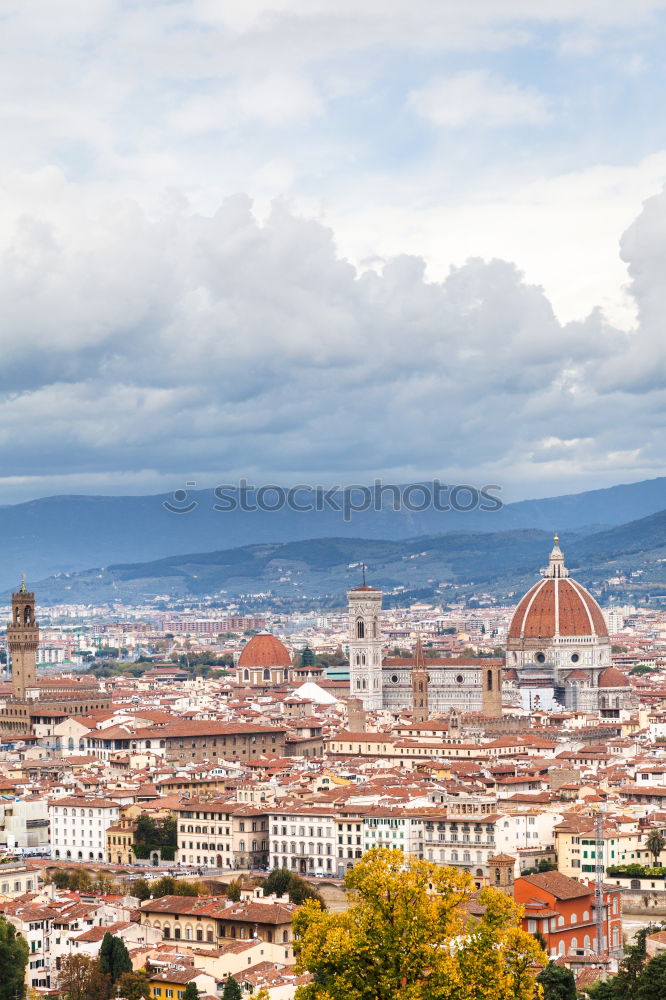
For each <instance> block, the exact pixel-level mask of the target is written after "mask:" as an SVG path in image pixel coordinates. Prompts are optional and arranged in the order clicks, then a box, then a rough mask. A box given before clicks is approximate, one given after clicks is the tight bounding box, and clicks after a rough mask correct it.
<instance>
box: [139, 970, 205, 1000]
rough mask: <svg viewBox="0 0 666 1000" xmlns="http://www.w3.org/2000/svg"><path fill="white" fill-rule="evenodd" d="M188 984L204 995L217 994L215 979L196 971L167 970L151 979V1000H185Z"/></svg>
mask: <svg viewBox="0 0 666 1000" xmlns="http://www.w3.org/2000/svg"><path fill="white" fill-rule="evenodd" d="M188 983H194V984H195V985H196V987H197V988H198V990H199V993H200V994H201V995H202V996H203V994H205V993H208V994H211V993H212V994H215V990H216V984H215V978H214V977H213V976H210V975H208V974H207V973H206V972H200V971H197V970H195V969H166V970H165V971H164V972H156V973H153V975H152V976H151V977H150V996H151V1000H183V997H184V996H185V989H186V987H187V985H188Z"/></svg>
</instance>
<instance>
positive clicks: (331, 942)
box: [294, 848, 547, 1000]
mask: <svg viewBox="0 0 666 1000" xmlns="http://www.w3.org/2000/svg"><path fill="white" fill-rule="evenodd" d="M345 884H346V886H347V889H348V891H349V894H350V897H351V900H352V904H351V906H350V907H349V909H348V910H347V911H346V912H345V913H335V914H327V913H324V912H323V910H322V909H321V907H320V906H319V904H318V903H317V902H316V901H313V900H307V901H306V902H305V903H304V905H303V907H302V909H301V910H300V911H299V912H298V913H297V914H296V916H295V918H294V931H295V934H296V944H295V951H296V956H297V963H298V964H297V968H298V969H299V970H300V971H305V970H308V971H309V972H311V973H312V975H313V981H312V982H311V983H309V984H308V985H306V986H301V987H299V989H298V990H297V993H296V998H297V1000H396V998H400V1000H534V998H536V997H537V996H538V993H539V988H538V986H536V985H535V977H536V974H537V972H538V971H539V969H540V968H542V967H543V966H545V965H546V961H547V959H546V956H545V954H544V952H543V951H542V949H541V948H540V946H539V944H538V943H537V942H536V941H535V939H534V937H533V936H532V935H531V934H527V933H525V932H524V931H522V930H521V929H520V917H521V913H522V910H521V908H520V907H519V906H517V904H516V903H514V902H513V900H512V899H510V898H509V897H508V896H506V895H504V893H502V892H500V891H499V890H496V889H485V890H483V892H482V893H481V894H480V896H479V903H480V904H481V909H482V911H483V912H482V914H481V915H480V916H478V917H469V916H468V914H467V911H466V905H467V904H469V903H470V901H471V899H472V895H473V893H474V883H473V882H472V880H471V878H470V877H469V876H468V875H466V874H465V873H462V872H458V871H457V870H456V869H453V868H447V867H443V866H439V865H434V864H431V863H429V862H425V861H418V860H414V859H407V858H406V857H405V855H404V854H403V853H402V852H401V851H397V850H388V849H384V848H373V849H372V850H370V851H368V852H367V853H366V854H365V855H364V856H363V858H361V860H360V861H359V862H358V863H357V864H356V865H355V866H354V868H353V869H352V870H351V871H350V872H349V873H348V874H347V876H346V879H345Z"/></svg>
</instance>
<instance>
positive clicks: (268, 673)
mask: <svg viewBox="0 0 666 1000" xmlns="http://www.w3.org/2000/svg"><path fill="white" fill-rule="evenodd" d="M270 679H271V672H270V670H268V669H266V670H264V680H265V681H269V680H270Z"/></svg>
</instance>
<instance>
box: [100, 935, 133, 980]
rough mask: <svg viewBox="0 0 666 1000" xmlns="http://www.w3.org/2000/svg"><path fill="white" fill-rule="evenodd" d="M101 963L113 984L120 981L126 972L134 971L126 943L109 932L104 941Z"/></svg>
mask: <svg viewBox="0 0 666 1000" xmlns="http://www.w3.org/2000/svg"><path fill="white" fill-rule="evenodd" d="M99 963H100V967H101V969H102V972H103V973H105V975H107V976H110V977H111V982H112V983H115V982H116V981H117V980H118V979H120V977H121V976H122V975H123V973H124V972H131V971H132V960H131V959H130V957H129V952H128V951H127V948H126V947H125V942H124V941H123V940H122V939H121V938H119V937H116V935H115V934H109V933H108V931H107V933H106V934H105V935H104V937H103V939H102V946H101V948H100V950H99Z"/></svg>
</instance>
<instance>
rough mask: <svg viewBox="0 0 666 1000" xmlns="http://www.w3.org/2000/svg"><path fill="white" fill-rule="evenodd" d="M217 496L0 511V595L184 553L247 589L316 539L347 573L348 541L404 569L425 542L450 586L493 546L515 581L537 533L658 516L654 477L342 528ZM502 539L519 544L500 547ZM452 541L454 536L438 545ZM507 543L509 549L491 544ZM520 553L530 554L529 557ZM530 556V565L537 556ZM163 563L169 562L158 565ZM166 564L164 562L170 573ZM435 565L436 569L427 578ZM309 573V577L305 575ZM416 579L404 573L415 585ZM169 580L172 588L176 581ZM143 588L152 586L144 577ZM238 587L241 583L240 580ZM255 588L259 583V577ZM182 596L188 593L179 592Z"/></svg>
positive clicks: (56, 501) (397, 514)
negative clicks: (236, 570) (219, 565)
mask: <svg viewBox="0 0 666 1000" xmlns="http://www.w3.org/2000/svg"><path fill="white" fill-rule="evenodd" d="M225 495H226V497H227V498H229V497H231V500H232V501H233V503H234V504H235V507H236V509H234V510H227V511H221V510H216V509H215V505H216V504H217V505H218V506H225V505H226V506H229V503H228V502H226V504H220V500H219V497H216V496H215V494H214V492H213V491H212V490H200V491H195V492H189V494H188V495H187V496H186V497H185V498H184V499H183V498H182V497H181V496H180V495H179V496H177V497H176V496H171V495H170V494H163V495H156V496H140V497H131V496H130V497H112V496H111V497H105V496H102V497H97V496H56V497H46V498H44V499H40V500H33V501H30V502H27V503H22V504H16V505H13V506H4V507H0V537H2V540H3V552H2V560H1V562H0V586H1V587H5V588H9V587H11V586H13V585H14V584H15V583H16V582H17V581H18V580H19V579H20V574H21V572H24V571H25V572H26V573H27V574H28V579H29V581H31V582H33V583H34V581H36V580H40V579H42V578H44V577H49V576H51V575H53V574H56V573H69V574H72V573H79V572H81V571H86V572H84V573H83V576H82V577H81V581H82V580H83V578H85V579H91V575H90V572H89V571H88V570H89V567H91V566H96V567H109V565H110V564H114V565H117V564H118V563H147V562H151V563H152V562H153V561H155V560H158V561H159V560H163V562H164V565H166V564H167V563H169V564H171V563H172V560H173V557H174V555H175V557H176V562H177V561H178V560H180V563H181V564H182V565H187V561H186V559H185V556H186V554H187V553H191V552H207V553H211V552H212V551H213V550H215V551H216V552H218V553H220V552H224V553H226V555H225V557H224V558H225V559H230V558H232V557H231V556H229V555H228V553H229V552H230V551H233V552H236V553H245V554H244V555H237V556H234V557H233V560H235V561H240V562H241V563H242V564H243V566H244V567H245V570H246V571H249V567H250V566H252V567H254V569H253V572H252V573H250V575H249V576H248V577H247V579H248V580H254V581H255V582H257V581H258V580H260V579H263V578H264V575H265V574H264V572H263V571H261V572H260V571H259V570H258V569H257V566H258V565H259V564H260V563H261V560H262V559H263V558H266V559H267V562H268V563H270V564H272V562H273V557H272V556H271V558H268V557H264V556H263V555H256V556H252V555H250V553H252V552H270V553H275V554H276V555H275V558H276V559H278V560H279V559H281V558H285V559H286V558H287V555H288V553H292V554H293V556H294V558H295V559H296V561H297V562H298V561H299V560H300V558H301V556H302V554H303V553H306V552H307V551H314V550H315V547H313V546H312V545H309V546H301V547H299V546H298V545H296V548H289V546H290V545H291V544H292V543H294V544H295V543H299V542H304V541H306V540H314V539H317V540H318V541H317V546H319V547H321V546H323V547H324V548H326V549H329V548H330V546H332V545H335V540H336V539H337V540H338V541H340V542H341V540H343V539H344V540H345V541H346V543H347V545H348V547H347V549H346V551H345V556H344V559H346V560H347V561H349V562H353V561H358V560H360V559H362V558H364V555H363V552H362V551H361V549H360V548H359V544H358V541H357V540H358V539H363V540H365V544H367V545H368V546H371V545H373V544H374V545H378V546H379V548H380V549H382V547H387V546H389V544H390V543H391V542H396V543H397V542H401V543H403V542H404V543H406V548H405V550H404V552H403V551H402V550H401V549H400V546H397V548H396V550H395V551H396V553H398V550H400V552H399V556H398V555H396V558H399V560H400V561H403V562H407V560H408V559H409V560H411V562H414V563H416V562H419V560H418V559H411V556H413V555H414V552H413V551H411V548H410V545H411V540H417V539H421V538H424V537H428V538H432V536H437V537H438V538H439V541H438V542H437V543H436V544H435V542H433V543H432V548H433V551H434V550H437V552H439V553H440V556H439V557H438V558H439V559H440V562H439V563H436V564H434V565H433V567H432V572H433V573H435V572H437V574H438V575H441V574H442V573H444V574H446V573H448V574H453V575H455V573H459V572H462V570H461V569H460V568H459V567H460V566H462V565H463V563H464V564H466V565H468V566H469V567H470V569H469V572H470V573H471V574H472V575H473V578H474V579H480V576H479V575H478V574H481V573H485V572H486V570H485V569H484V568H483V565H485V561H484V559H483V558H481V553H482V552H485V553H486V557H487V560H490V564H491V565H492V563H493V562H494V560H495V555H494V554H493V553H494V552H495V548H494V547H495V545H497V546H498V548H497V552H498V554H500V555H501V559H502V560H503V561H506V560H509V562H511V560H516V561H517V562H516V567H517V569H518V570H519V569H520V567H521V566H522V565H523V562H521V560H526V561H525V563H524V565H525V566H527V564H528V563H530V564H531V563H532V561H535V565H536V566H537V567H538V566H540V565H541V564H542V563H543V560H544V555H543V543H544V538H545V535H544V536H543V538H542V537H541V535H539V532H546V533H547V534H548V535H549V536H550V535H552V533H553V532H554V531H559V532H560V533H561V534H562V535H563V536H564V535H567V534H569V535H571V534H575V535H576V536H577V538H578V536H583V535H584V536H586V537H587V536H590V537H595V536H592V532H594V531H602V530H603V531H604V532H606V530H609V531H610V532H611V533H612V530H613V529H614V528H615V527H617V526H619V525H624V524H626V523H627V522H630V521H633V520H634V519H636V518H643V517H646V516H647V515H651V514H656V513H657V512H658V511H662V510H664V509H666V478H665V477H661V478H659V479H652V480H647V481H645V482H640V483H631V484H628V485H621V486H613V487H610V488H608V489H603V490H592V491H589V492H585V493H579V494H572V495H568V496H561V497H551V498H547V499H544V500H523V501H520V502H518V503H512V504H508V505H507V506H505V507H503V508H501V509H500V510H495V511H492V512H490V511H483V510H471V511H469V512H456V511H445V512H444V511H437V510H435V509H433V508H429V509H427V510H424V511H421V512H414V511H407V510H404V509H401V510H397V511H394V510H393V509H392V507H391V504H390V503H385V504H384V507H383V509H382V510H367V511H365V512H363V513H360V512H359V513H355V514H353V515H352V517H351V519H350V520H349V521H345V520H344V518H343V514H342V512H338V511H335V510H333V509H331V507H330V506H325V507H324V509H323V510H314V511H311V512H309V513H299V512H298V511H296V510H292V509H289V508H287V507H285V508H283V509H281V510H278V511H274V512H271V511H261V510H260V511H252V510H242V509H240V505H239V504H238V500H239V496H238V493H233V492H232V491H227V492H226V494H225ZM500 496H501V494H500ZM255 499H256V496H255V494H254V493H253V492H252V491H250V492H249V493H248V494H247V496H246V500H247V503H246V506H252V505H253V503H254V501H255ZM308 499H310V500H312V499H313V498H312V496H310V497H309V498H308V496H307V495H306V494H305V493H304V492H303V491H301V492H300V493H299V496H298V500H299V503H300V504H301V505H304V504H305V503H306V502H307V500H308ZM332 501H333V504H335V503H337V504H338V505H339V506H342V498H341V497H340V495H339V494H338V495H334V496H333V497H332ZM192 503H194V504H196V506H195V507H194V509H192V510H191V511H190V512H189V513H173V512H172V511H170V510H168V509H167V507H166V506H165V504H168V505H170V506H171V508H172V509H176V510H181V511H184V510H186V509H187V508H188V507H189V506H190V505H191V504H192ZM507 532H519V533H520V534H518V535H515V536H508V535H507V534H506V533H507ZM489 533H492V534H493V535H494V536H496V538H497V539H498V541H497V542H496V543H495V542H492V543H491V542H490V541H488V540H486V542H482V540H481V537H477V536H482V535H485V534H489ZM452 534H455V535H456V536H458V537H457V538H449V536H450V535H452ZM509 537H511V538H513V541H509V542H502V541H501V539H502V538H509ZM447 538H449V540H448V541H447V540H446V539H447ZM530 539H531V541H530ZM322 540H323V541H322ZM532 544H534V548H533V549H532V548H530V546H531V545H532ZM581 544H582V542H581ZM284 545H287V550H286V552H285V553H284V554H283V555H280V554H278V553H279V552H281V551H282V550H281V549H280V546H284ZM420 545H421V542H420V541H419V542H418V543H416V547H417V548H418V547H419V546H420ZM248 546H250V548H247V547H248ZM257 546H258V548H257ZM426 547H428V546H426ZM537 550H538V552H539V553H541V554H537ZM297 551H298V553H300V555H297ZM317 551H319V549H317ZM371 552H372V550H371V549H368V550H367V551H366V555H367V559H366V561H368V562H372V561H373V556H372V555H371V554H368V553H371ZM387 552H388V549H387ZM456 553H458V554H456ZM474 553H479V557H478V558H476V557H475V556H474ZM403 555H404V560H403ZM165 556H169V558H168V559H166V560H165V559H164V557H165ZM197 558H199V557H197ZM388 558H389V557H388V555H387V559H388ZM421 558H425V557H421ZM433 558H434V556H433ZM498 558H499V555H498ZM306 561H307V557H306ZM379 561H380V562H381V560H379ZM426 561H427V560H426ZM389 563H390V559H389ZM175 565H176V563H173V567H175ZM225 565H226V564H225ZM387 565H388V564H387ZM424 565H425V564H424ZM436 566H439V567H440V568H439V569H436ZM454 567H455V570H454ZM397 568H398V567H397V565H396V567H395V568H394V570H391V571H389V570H388V568H387V571H386V572H387V577H388V578H390V579H396V580H397V579H398V577H399V574H397ZM314 570H316V567H313V571H314ZM115 572H116V571H115V570H114V573H115ZM128 572H129V571H128ZM160 572H161V570H160ZM225 573H226V571H225V572H222V571H221V570H220V574H219V579H220V580H223V579H226V576H225ZM211 574H212V571H211ZM474 574H476V575H474ZM492 574H495V576H496V577H497V578H498V579H499V578H500V577H502V576H503V564H502V565H497V566H495V567H494V568H493V569H492V571H491V575H492ZM97 575H98V579H103V578H104V577H103V576H100V574H99V571H98V573H97ZM167 575H168V576H169V578H170V579H172V581H173V577H174V576H175V575H177V574H176V572H175V569H174V568H172V570H170V572H169V574H167ZM213 575H214V574H212V575H211V576H210V579H209V580H208V575H206V579H207V580H208V583H207V584H206V586H208V585H209V584H210V585H212V584H213ZM421 575H422V574H420V573H415V576H416V577H420V576H421ZM181 576H182V579H183V580H184V579H185V578H186V577H187V572H184V574H182V575H181ZM150 578H151V579H153V577H152V576H151V577H150ZM156 578H157V577H155V579H156ZM238 578H239V579H241V578H243V579H245V577H242V575H241V576H239V577H238ZM267 578H270V572H269V573H268V577H267ZM485 578H486V577H484V579H485ZM198 579H202V578H201V577H198ZM217 579H218V577H215V580H217ZM322 580H323V578H322ZM278 582H279V581H278ZM320 582H321V581H320ZM334 585H335V586H337V581H336V580H333V579H332V580H331V586H334ZM54 586H55V584H54ZM68 586H73V584H71V583H70V584H68ZM183 586H184V584H183ZM188 586H196V584H194V583H192V582H190V584H188ZM200 586H203V584H201V585H200ZM291 586H292V587H293V584H292V585H291ZM296 589H298V588H296ZM54 592H55V591H54ZM91 593H92V591H91Z"/></svg>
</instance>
